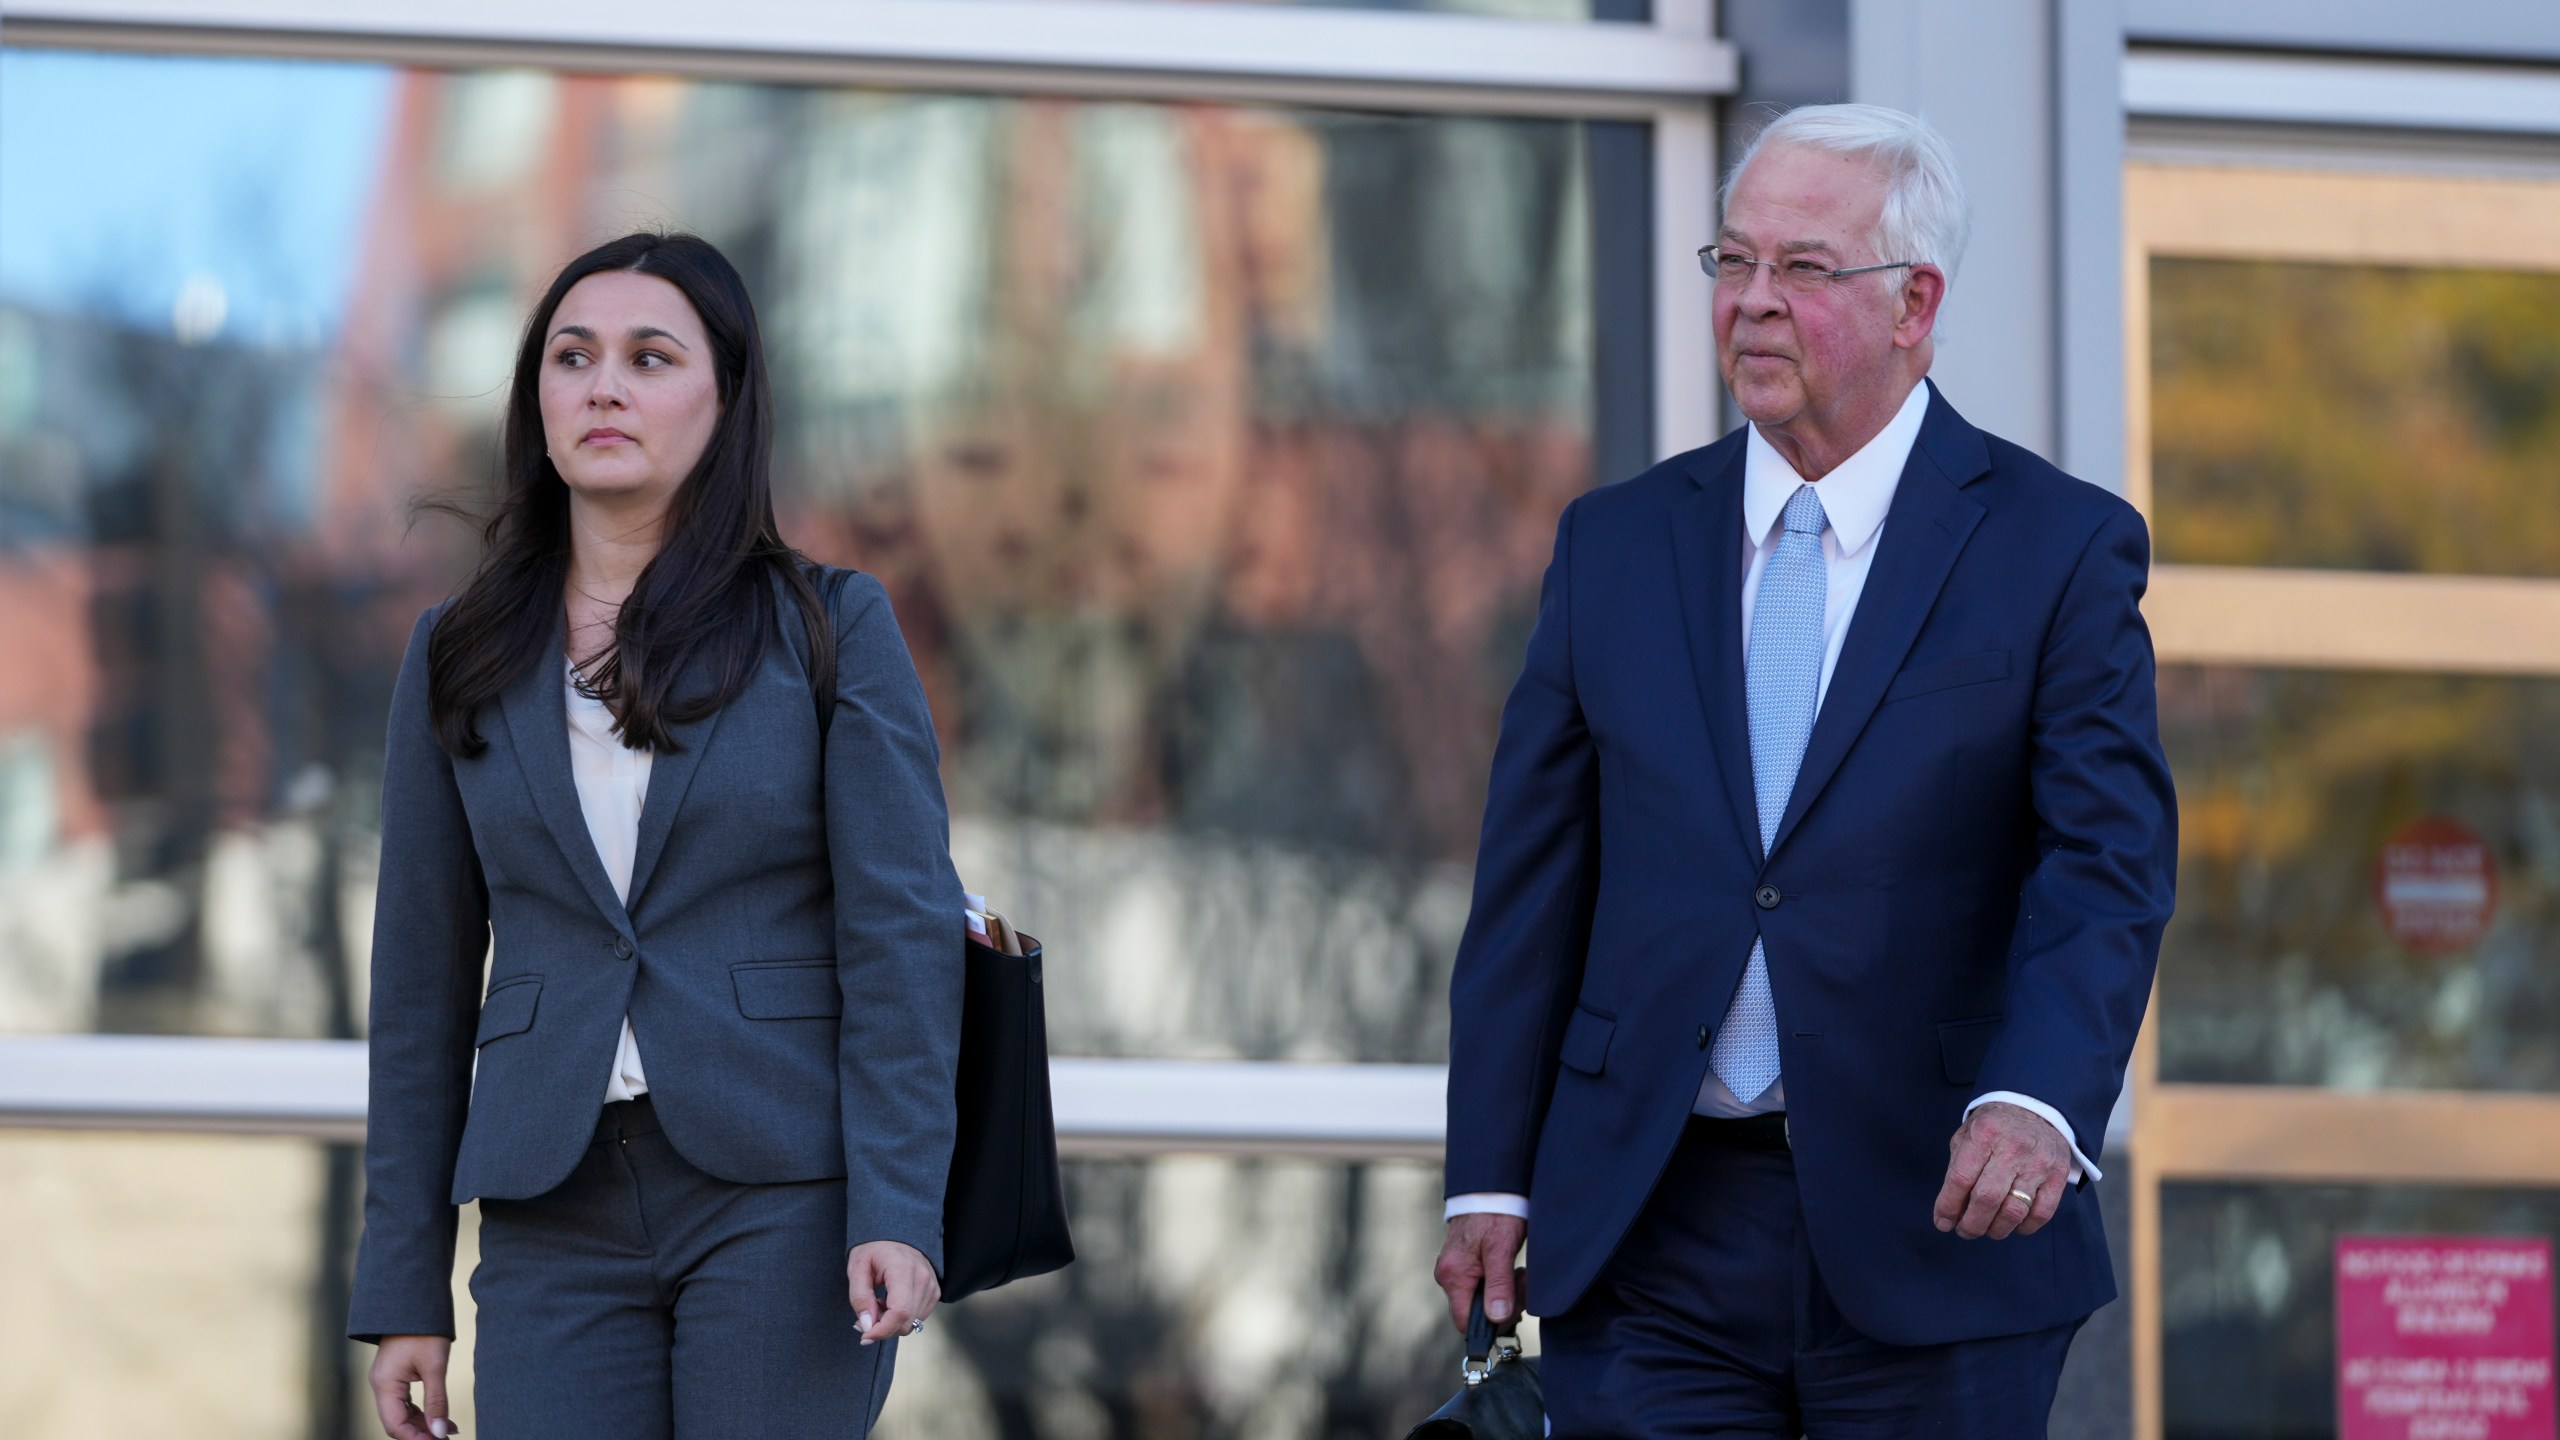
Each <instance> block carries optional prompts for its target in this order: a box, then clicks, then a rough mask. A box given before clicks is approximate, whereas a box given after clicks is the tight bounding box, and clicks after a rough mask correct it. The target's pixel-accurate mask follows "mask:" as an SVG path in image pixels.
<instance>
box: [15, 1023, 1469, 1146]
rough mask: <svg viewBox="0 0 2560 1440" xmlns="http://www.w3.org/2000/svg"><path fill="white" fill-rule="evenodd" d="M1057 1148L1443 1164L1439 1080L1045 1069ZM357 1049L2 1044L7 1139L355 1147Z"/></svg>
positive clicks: (1411, 1072)
mask: <svg viewBox="0 0 2560 1440" xmlns="http://www.w3.org/2000/svg"><path fill="white" fill-rule="evenodd" d="M1049 1077H1050V1086H1051V1089H1052V1091H1053V1098H1054V1102H1055V1105H1056V1110H1057V1119H1058V1139H1059V1143H1060V1144H1061V1146H1063V1147H1064V1148H1065V1149H1067V1150H1068V1151H1069V1152H1071V1153H1074V1154H1080V1155H1131V1154H1151V1153H1158V1152H1163V1151H1171V1150H1232V1151H1255V1152H1280V1153H1295V1154H1308V1155H1333V1156H1341V1157H1345V1158H1350V1157H1362V1156H1377V1155H1436V1154H1437V1153H1439V1148H1440V1140H1441V1134H1442V1128H1441V1113H1442V1110H1441V1107H1442V1103H1443V1097H1444V1094H1445V1092H1446V1088H1447V1084H1448V1072H1447V1071H1446V1070H1444V1069H1442V1068H1441V1067H1439V1066H1437V1065H1317V1064H1286V1063H1272V1062H1265V1061H1243V1060H1107V1059H1058V1060H1053V1061H1051V1062H1050V1066H1049ZM364 1121H365V1044H364V1042H363V1041H360V1040H218V1039H201V1038H194V1037H181V1036H138V1035H62V1036H52V1035H45V1036H8V1037H0V1126H5V1125H18V1126H49V1127H68V1128H75V1129H146V1130H199V1131H231V1132H240V1133H253V1134H285V1135H301V1136H307V1137H309V1138H313V1139H322V1140H356V1139H361V1138H362V1137H363V1135H364Z"/></svg>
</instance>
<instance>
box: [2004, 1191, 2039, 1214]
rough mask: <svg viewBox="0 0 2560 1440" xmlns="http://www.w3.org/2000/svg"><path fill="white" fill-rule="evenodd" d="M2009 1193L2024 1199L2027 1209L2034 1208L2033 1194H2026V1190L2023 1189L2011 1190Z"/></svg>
mask: <svg viewBox="0 0 2560 1440" xmlns="http://www.w3.org/2000/svg"><path fill="white" fill-rule="evenodd" d="M2009 1193H2010V1194H2012V1195H2015V1196H2017V1197H2018V1198H2019V1199H2021V1200H2024V1201H2026V1202H2027V1208H2028V1209H2030V1210H2032V1209H2034V1208H2035V1203H2036V1197H2035V1196H2033V1195H2030V1194H2028V1193H2027V1192H2026V1191H2024V1190H2012V1191H2010V1192H2009Z"/></svg>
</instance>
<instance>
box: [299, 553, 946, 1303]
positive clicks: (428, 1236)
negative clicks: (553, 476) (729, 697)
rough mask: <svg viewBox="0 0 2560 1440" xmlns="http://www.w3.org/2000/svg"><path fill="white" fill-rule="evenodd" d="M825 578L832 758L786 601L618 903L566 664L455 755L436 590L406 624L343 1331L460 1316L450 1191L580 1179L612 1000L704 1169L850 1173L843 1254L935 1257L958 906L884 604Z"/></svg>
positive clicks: (658, 793)
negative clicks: (444, 716)
mask: <svg viewBox="0 0 2560 1440" xmlns="http://www.w3.org/2000/svg"><path fill="white" fill-rule="evenodd" d="M838 578H839V579H840V581H841V583H838V584H836V585H834V586H833V587H832V590H833V596H832V601H831V608H832V611H833V616H834V621H835V635H836V686H835V707H836V708H835V714H834V717H833V719H832V721H831V722H830V724H829V726H828V728H827V730H826V733H825V754H824V756H823V757H822V756H821V755H820V753H819V752H820V730H819V725H818V713H817V706H816V705H815V704H814V703H813V701H812V699H811V696H810V690H809V683H810V682H809V668H808V659H807V650H806V644H807V640H806V634H805V627H803V626H802V624H801V623H800V619H799V614H798V611H797V608H796V607H791V606H786V607H785V608H784V609H783V610H782V618H781V625H780V630H781V637H782V642H783V643H781V644H777V645H774V646H770V647H768V649H767V652H766V654H765V656H764V659H763V662H762V664H761V665H760V667H759V668H758V670H757V671H756V674H755V676H754V678H753V679H752V680H751V681H750V682H749V683H748V685H747V688H746V689H745V690H744V691H743V692H741V693H740V694H739V696H738V697H737V698H736V699H735V700H733V701H731V702H730V703H729V704H728V705H727V706H726V707H725V708H723V709H722V710H721V711H720V712H719V713H717V714H715V715H712V716H710V717H709V718H707V719H704V720H701V721H698V722H695V723H693V724H690V725H683V726H678V727H675V734H676V737H677V740H678V743H679V745H680V748H678V749H675V750H672V751H669V752H666V753H662V754H660V755H658V756H657V757H656V760H655V761H654V763H653V764H652V766H651V769H650V774H649V789H648V795H647V798H646V801H645V803H644V804H643V805H642V807H641V816H640V837H639V848H638V853H637V856H636V858H635V859H634V861H633V864H632V870H631V887H630V896H631V899H630V904H629V906H628V907H627V908H626V907H625V906H624V905H623V904H622V903H621V902H619V901H617V900H615V898H614V894H613V886H612V883H611V882H610V881H609V880H608V879H607V878H606V876H605V871H604V866H603V863H602V862H601V861H599V860H598V859H597V858H596V852H595V846H594V844H593V842H591V841H590V840H589V839H588V836H587V828H586V821H585V818H584V815H583V812H581V810H580V809H579V805H578V796H577V790H576V785H575V782H574V781H573V780H572V778H571V773H570V768H569V741H568V714H567V710H566V707H565V705H564V703H563V700H562V695H561V677H560V671H559V670H558V669H557V668H555V667H553V666H549V665H536V666H534V667H533V668H532V670H531V671H530V673H528V674H526V675H525V676H524V677H523V678H522V679H520V680H518V681H517V682H516V683H515V684H514V685H513V686H511V687H509V689H508V690H507V692H506V694H505V695H504V696H503V697H502V698H501V701H500V703H499V704H497V705H495V706H492V707H489V708H488V709H486V710H484V711H483V712H482V713H481V714H480V716H479V717H478V724H479V729H480V734H481V737H482V738H483V739H485V740H486V741H487V742H488V749H487V750H485V751H484V752H482V753H481V755H480V756H479V757H478V758H476V759H470V760H455V759H452V758H450V757H448V756H447V755H446V754H445V753H444V751H443V750H442V749H441V748H439V747H438V746H437V744H436V740H435V735H434V732H433V730H432V729H431V728H430V726H429V723H428V715H427V637H428V634H429V632H430V631H431V630H432V629H433V627H434V624H435V620H436V617H437V614H438V612H439V611H440V610H441V609H442V607H441V606H439V607H438V609H437V610H430V611H428V612H427V614H426V615H425V616H423V617H421V618H420V620H419V622H418V626H417V629H416V631H415V633H414V634H412V635H411V637H410V640H409V653H408V657H407V658H406V659H405V660H404V661H403V662H402V663H401V667H400V681H399V685H398V688H397V690H396V691H395V692H394V694H393V697H392V702H391V734H390V742H389V745H388V747H387V752H386V756H385V764H384V774H383V785H382V879H381V888H380V891H379V898H378V900H377V901H376V909H375V912H374V940H373V1002H372V1027H373V1029H372V1086H371V1099H370V1114H369V1128H368V1131H367V1136H366V1141H365V1178H366V1187H367V1188H366V1193H365V1225H364V1239H363V1243H362V1245H361V1247H360V1249H359V1251H358V1255H357V1260H356V1276H355V1291H354V1297H353V1303H352V1306H351V1308H350V1313H349V1318H348V1326H347V1328H348V1333H349V1334H350V1335H353V1336H355V1337H356V1338H359V1339H373V1338H377V1337H380V1336H383V1335H395V1334H415V1335H451V1334H452V1333H453V1303H452V1299H451V1296H452V1277H453V1252H454V1227H455V1215H456V1210H455V1207H457V1206H459V1205H461V1204H463V1203H464V1202H466V1201H469V1200H472V1199H475V1198H478V1197H481V1196H488V1197H492V1198H497V1199H524V1198H529V1197H532V1196H535V1195H540V1194H542V1193H543V1192H545V1191H547V1190H549V1189H551V1188H552V1187H553V1186H555V1185H558V1184H559V1183H560V1182H561V1181H562V1180H563V1179H565V1178H566V1177H567V1176H568V1174H569V1171H570V1169H571V1167H572V1166H574V1165H575V1164H576V1163H577V1161H578V1158H579V1156H580V1155H581V1154H582V1153H583V1152H584V1151H585V1149H586V1147H587V1144H588V1142H589V1141H590V1139H591V1138H592V1137H593V1135H594V1132H595V1126H596V1118H597V1111H598V1109H599V1107H600V1106H601V1105H602V1104H603V1101H604V1092H605V1084H606V1080H607V1077H608V1074H609V1072H610V1071H611V1069H612V1066H613V1056H614V1048H615V1044H616V1042H617V1041H618V1039H619V1038H620V1035H621V1030H622V1019H623V1016H624V1015H625V1014H626V1013H627V1014H628V1015H629V1016H630V1017H631V1026H632V1030H633V1032H634V1033H635V1034H636V1035H637V1036H638V1037H639V1041H640V1049H641V1054H642V1056H643V1058H644V1059H645V1060H646V1061H647V1062H648V1067H649V1093H650V1098H651V1099H652V1101H653V1102H654V1103H655V1105H656V1108H657V1112H658V1117H659V1122H660V1124H661V1125H663V1126H664V1128H665V1131H666V1135H667V1138H668V1140H669V1141H670V1142H672V1143H673V1144H674V1145H675V1147H676V1149H677V1150H678V1152H679V1153H681V1154H682V1155H683V1156H684V1157H685V1159H686V1160H688V1161H690V1162H692V1164H693V1165H695V1166H696V1167H698V1168H699V1169H702V1170H704V1171H707V1172H709V1173H710V1174H712V1175H714V1176H717V1177H719V1178H721V1179H723V1180H731V1181H737V1182H741V1183H746V1184H776V1183H782V1182H788V1181H799V1180H819V1179H831V1178H834V1177H836V1176H843V1177H844V1178H845V1180H846V1187H845V1188H846V1207H845V1209H846V1213H845V1243H846V1244H847V1246H848V1247H850V1246H853V1245H858V1244H861V1243H863V1242H865V1241H870V1240H898V1241H903V1242H905V1243H906V1244H909V1245H912V1246H914V1247H915V1248H916V1249H918V1250H920V1251H922V1252H924V1254H925V1256H926V1257H927V1258H928V1259H930V1260H931V1261H932V1262H933V1263H934V1265H935V1266H936V1268H939V1267H940V1266H941V1264H942V1192H943V1184H944V1180H945V1177H946V1176H947V1175H948V1173H949V1169H950V1163H951V1147H952V1129H953V1098H952V1097H953V1083H954V1072H955V1069H956V1065H957V1061H958V1054H959V1045H960V989H961V974H962V966H963V951H964V944H965V942H964V940H963V934H964V928H963V925H962V921H961V909H962V905H963V901H962V898H961V893H960V882H959V879H958V877H957V876H956V875H955V874H954V873H953V871H952V867H951V857H950V824H949V819H948V817H947V815H946V814H945V811H944V808H943V797H942V782H941V776H940V771H939V764H940V756H939V752H938V749H937V747H936V745H935V743H934V736H933V721H932V717H931V715H930V714H928V713H927V711H926V708H925V700H924V691H923V688H922V687H921V686H920V685H919V684H918V683H917V681H916V673H915V666H914V664H913V662H912V661H910V659H909V658H908V655H907V650H906V644H905V642H904V640H903V639H901V638H900V636H899V633H898V624H897V619H896V617H895V616H894V615H893V614H892V613H891V611H890V607H889V600H888V596H887V595H886V594H885V593H884V592H883V591H882V590H881V588H880V585H879V582H877V581H875V580H873V579H872V578H871V577H869V576H867V575H862V574H843V575H841V576H840V577H838ZM778 590H779V586H778V585H777V591H778ZM493 712H494V713H493ZM493 942H494V944H493ZM484 959H485V960H486V961H487V962H488V964H487V970H488V982H487V989H486V992H485V993H484V992H483V990H482V984H481V974H482V962H483V960H484ZM475 1052H476V1053H477V1077H476V1079H475V1077H474V1054H475Z"/></svg>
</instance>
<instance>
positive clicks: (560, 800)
mask: <svg viewBox="0 0 2560 1440" xmlns="http://www.w3.org/2000/svg"><path fill="white" fill-rule="evenodd" d="M542 653H543V656H544V658H543V659H542V660H538V661H536V662H535V663H533V664H532V665H529V666H527V667H525V673H524V674H522V675H519V676H517V677H516V679H515V683H514V684H512V685H509V686H508V687H507V688H506V690H505V691H504V692H503V693H502V694H500V695H499V697H498V714H499V715H500V716H501V717H502V718H503V719H504V721H505V723H506V727H507V743H508V748H510V749H512V750H513V751H515V756H516V764H517V766H518V767H519V768H521V769H522V770H523V771H524V784H525V788H526V789H527V790H529V791H531V792H532V793H533V808H534V810H535V811H536V812H537V813H539V814H540V815H541V816H542V823H543V825H544V826H545V827H546V828H548V829H549V830H550V831H551V838H552V840H553V842H554V843H556V844H557V845H559V847H560V856H561V858H562V859H564V860H567V861H568V862H569V869H570V870H571V871H572V872H573V873H574V874H576V875H577V877H578V883H579V884H580V885H582V886H584V887H586V892H587V898H588V899H590V900H592V901H594V902H595V906H596V909H597V910H598V911H600V912H602V914H603V915H604V917H605V918H606V919H607V920H610V921H612V922H613V925H614V928H615V929H617V930H620V931H621V932H622V933H623V935H624V936H625V937H626V938H628V937H629V936H630V934H631V919H630V917H629V915H627V914H626V913H625V912H624V910H623V908H622V902H621V901H619V900H617V899H615V898H614V896H613V880H612V878H611V877H609V876H607V875H606V874H605V873H604V861H602V860H600V859H598V858H597V857H596V842H595V839H594V837H592V836H590V835H589V834H588V833H587V815H586V811H585V810H584V809H583V808H581V807H580V806H579V804H578V782H577V777H576V776H575V774H573V773H572V772H571V770H570V768H569V705H568V701H567V699H566V697H565V695H564V693H563V686H564V684H565V680H564V677H563V674H562V669H563V662H562V660H561V658H560V645H559V632H557V631H556V630H555V631H554V632H553V633H552V643H551V644H549V645H547V646H545V647H544V649H543V652H542ZM653 778H654V777H653ZM633 893H634V894H637V893H638V892H637V891H636V890H635V891H634V892H633Z"/></svg>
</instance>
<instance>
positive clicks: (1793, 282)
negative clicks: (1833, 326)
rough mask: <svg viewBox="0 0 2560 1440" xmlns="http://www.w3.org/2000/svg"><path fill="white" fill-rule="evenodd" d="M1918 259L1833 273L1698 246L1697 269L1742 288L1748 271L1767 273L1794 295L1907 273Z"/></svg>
mask: <svg viewBox="0 0 2560 1440" xmlns="http://www.w3.org/2000/svg"><path fill="white" fill-rule="evenodd" d="M1919 263H1920V262H1919V261H1917V260H1888V261H1886V262H1885V263H1884V264H1882V265H1852V266H1850V267H1848V268H1847V269H1845V270H1835V269H1833V268H1831V267H1830V266H1828V265H1820V264H1816V263H1815V262H1813V261H1811V260H1754V259H1752V258H1751V257H1750V256H1748V255H1737V254H1735V253H1734V252H1732V251H1730V250H1727V249H1726V248H1724V247H1723V246H1721V245H1702V246H1699V247H1698V268H1699V269H1701V270H1704V271H1706V272H1707V278H1708V279H1710V280H1713V281H1715V282H1716V283H1717V284H1719V285H1733V286H1745V285H1749V284H1750V283H1751V272H1752V271H1754V270H1766V271H1768V272H1769V278H1770V280H1771V281H1773V282H1775V283H1776V285H1777V286H1778V288H1780V289H1782V290H1786V291H1789V292H1791V293H1793V294H1797V295H1812V294H1817V293H1819V292H1821V291H1823V290H1826V289H1828V288H1830V285H1831V282H1832V281H1834V280H1844V279H1847V278H1848V277H1849V276H1852V275H1870V274H1873V273H1874V272H1876V271H1878V270H1908V269H1910V268H1911V267H1912V266H1914V265H1917V264H1919Z"/></svg>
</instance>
